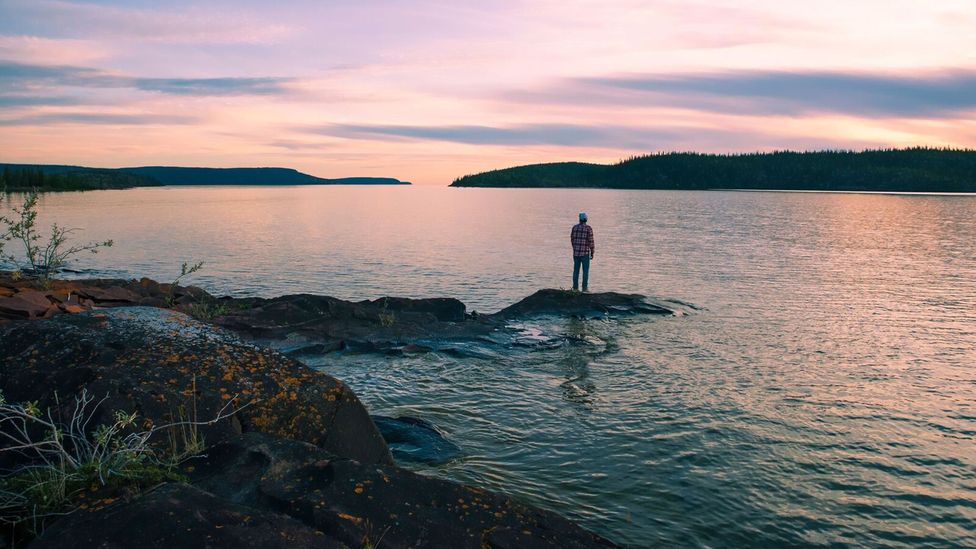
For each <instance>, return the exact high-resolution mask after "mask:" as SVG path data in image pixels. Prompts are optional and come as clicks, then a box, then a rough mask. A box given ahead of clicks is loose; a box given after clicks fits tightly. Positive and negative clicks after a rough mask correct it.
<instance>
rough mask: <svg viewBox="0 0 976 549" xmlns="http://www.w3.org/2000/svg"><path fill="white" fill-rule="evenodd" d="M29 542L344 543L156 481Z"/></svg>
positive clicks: (259, 548)
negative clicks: (131, 496) (128, 498)
mask: <svg viewBox="0 0 976 549" xmlns="http://www.w3.org/2000/svg"><path fill="white" fill-rule="evenodd" d="M30 546H31V547H32V548H37V549H47V548H50V549H62V548H64V547H79V548H80V547H103V548H113V549H116V548H118V549H122V548H127V547H131V548H138V549H156V548H158V549H179V548H183V547H235V548H238V547H242V548H247V547H253V548H254V549H267V548H280V549H294V548H295V547H348V546H347V545H346V544H344V543H341V542H339V541H338V540H336V539H335V538H333V537H330V536H328V535H326V534H324V533H323V532H321V531H319V530H316V529H314V528H310V527H309V526H307V525H305V524H303V523H302V522H301V521H298V520H296V519H294V518H291V517H287V516H284V515H280V514H278V513H273V512H270V511H268V510H257V509H254V508H251V507H246V506H244V505H239V504H236V503H233V502H230V501H228V500H225V499H220V498H217V497H215V496H214V495H212V494H208V493H206V492H204V491H202V490H200V489H198V488H194V487H192V486H188V485H185V484H172V483H171V484H163V485H161V486H158V487H157V488H155V489H153V490H151V491H149V492H146V493H143V494H141V495H139V496H136V497H135V498H134V499H133V500H132V501H119V502H118V503H115V504H113V505H109V506H107V507H101V508H98V507H96V508H94V509H92V510H88V509H83V510H79V511H76V512H75V513H72V514H71V515H69V516H67V517H65V518H63V519H61V520H59V521H57V522H55V523H54V524H53V525H51V526H50V527H49V528H48V529H47V530H45V532H44V534H43V535H42V536H41V537H40V538H38V539H36V540H34V541H33V542H32V543H31V545H30ZM355 547H359V545H355Z"/></svg>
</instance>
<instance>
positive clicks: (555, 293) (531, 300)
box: [493, 289, 675, 319]
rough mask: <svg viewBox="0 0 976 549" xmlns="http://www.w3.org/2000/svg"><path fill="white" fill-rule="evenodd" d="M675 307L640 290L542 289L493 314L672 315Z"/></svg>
mask: <svg viewBox="0 0 976 549" xmlns="http://www.w3.org/2000/svg"><path fill="white" fill-rule="evenodd" d="M674 313H675V311H674V310H672V309H669V308H667V307H665V306H663V305H658V304H654V303H650V302H649V301H648V299H647V297H645V296H643V295H639V294H619V293H616V292H602V293H592V294H591V293H582V292H575V291H572V290H552V289H547V290H539V291H538V292H536V293H534V294H532V295H530V296H529V297H527V298H525V299H523V300H522V301H519V302H518V303H516V304H514V305H510V306H508V307H506V308H504V309H502V310H501V311H498V312H497V313H495V314H494V315H493V316H495V317H501V318H506V319H515V318H530V317H533V316H542V315H563V316H575V317H582V318H601V317H605V316H607V315H610V316H613V315H621V316H623V315H638V314H645V315H673V314H674Z"/></svg>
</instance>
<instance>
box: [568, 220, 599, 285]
mask: <svg viewBox="0 0 976 549" xmlns="http://www.w3.org/2000/svg"><path fill="white" fill-rule="evenodd" d="M586 222H587V217H586V213H584V212H580V214H579V223H577V224H576V225H573V228H572V230H570V231H569V241H570V243H571V244H572V245H573V289H574V290H579V274H580V268H581V267H582V269H583V291H584V292H585V291H588V286H589V280H590V260H591V259H593V254H594V252H595V251H596V244H595V241H594V239H593V227H590V226H589V225H587V223H586Z"/></svg>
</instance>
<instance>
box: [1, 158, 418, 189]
mask: <svg viewBox="0 0 976 549" xmlns="http://www.w3.org/2000/svg"><path fill="white" fill-rule="evenodd" d="M410 184H411V183H410V182H408V181H400V180H399V179H396V178H392V177H341V178H334V179H326V178H322V177H315V176H313V175H309V174H306V173H302V172H300V171H298V170H294V169H291V168H187V167H179V166H142V167H134V168H89V167H85V166H67V165H58V164H0V191H6V192H27V191H32V190H37V191H41V192H52V191H55V192H56V191H88V190H100V189H130V188H134V187H160V186H170V185H181V186H195V185H200V186H202V185H214V186H225V185H245V186H258V185H267V186H279V185H410Z"/></svg>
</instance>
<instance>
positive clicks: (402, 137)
mask: <svg viewBox="0 0 976 549" xmlns="http://www.w3.org/2000/svg"><path fill="white" fill-rule="evenodd" d="M304 131H305V132H306V133H314V134H317V135H327V136H331V137H341V138H346V139H362V140H371V141H394V142H396V141H441V142H447V143H458V144H463V145H485V146H558V147H578V148H598V149H613V150H642V151H653V150H686V149H690V148H694V147H695V146H708V145H712V146H716V145H717V146H721V145H722V144H725V145H726V146H728V145H729V144H733V143H740V142H742V141H743V140H752V141H755V142H758V143H762V144H764V145H765V146H772V147H778V146H784V145H785V144H784V142H783V140H782V139H780V138H778V137H776V136H771V135H767V134H764V133H762V132H758V131H736V130H731V129H725V128H715V127H692V126H668V127H635V126H621V125H605V124H599V123H593V124H588V125H587V124H521V125H515V126H473V125H471V126H464V125H456V126H420V125H417V126H409V125H396V126H387V125H360V124H357V125H353V124H335V125H329V126H323V127H319V128H314V129H311V130H309V129H307V128H306V129H304Z"/></svg>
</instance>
